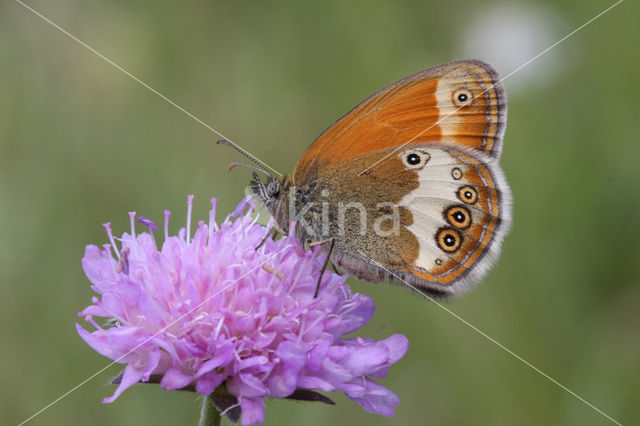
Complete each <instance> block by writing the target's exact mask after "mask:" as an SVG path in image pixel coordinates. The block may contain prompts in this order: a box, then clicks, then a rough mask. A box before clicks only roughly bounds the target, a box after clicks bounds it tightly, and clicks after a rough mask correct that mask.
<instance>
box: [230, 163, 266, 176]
mask: <svg viewBox="0 0 640 426" xmlns="http://www.w3.org/2000/svg"><path fill="white" fill-rule="evenodd" d="M236 166H240V167H246V168H247V169H251V170H253V171H256V172H262V173H264V174H265V175H267V176H269V177H270V178H273V176H271V173H269V172H268V171H266V170H264V169H261V168H259V167H256V166H252V165H251V164H243V163H231V164H229V169H228V170H231V169H233V168H234V167H236Z"/></svg>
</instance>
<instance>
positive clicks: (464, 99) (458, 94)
mask: <svg viewBox="0 0 640 426" xmlns="http://www.w3.org/2000/svg"><path fill="white" fill-rule="evenodd" d="M472 102H473V94H472V93H471V91H470V90H468V89H464V88H460V89H458V90H456V91H454V92H453V103H454V105H455V106H457V107H465V106H467V105H471V103H472Z"/></svg>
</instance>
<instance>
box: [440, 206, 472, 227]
mask: <svg viewBox="0 0 640 426" xmlns="http://www.w3.org/2000/svg"><path fill="white" fill-rule="evenodd" d="M444 218H445V219H446V220H447V222H449V225H451V226H454V227H456V228H458V229H467V228H468V227H469V226H471V222H472V219H471V212H469V209H467V208H466V207H464V206H451V207H449V208H448V209H446V210H445V211H444Z"/></svg>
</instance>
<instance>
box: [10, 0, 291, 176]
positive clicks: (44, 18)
mask: <svg viewBox="0 0 640 426" xmlns="http://www.w3.org/2000/svg"><path fill="white" fill-rule="evenodd" d="M16 2H17V3H19V4H20V5H22V6H24V7H25V8H26V9H28V10H30V11H31V12H33V13H34V14H35V15H37V16H39V17H40V18H42V20H44V21H46V22H47V23H49V24H50V25H51V26H53V27H54V28H56V29H58V30H60V31H61V32H62V33H64V34H65V35H67V36H68V37H69V38H71V39H72V40H73V41H75V42H76V43H78V44H80V45H81V46H84V47H86V48H87V49H89V50H90V51H91V52H92V53H94V54H95V55H96V56H98V57H99V58H100V59H102V60H104V61H106V62H108V63H109V64H111V65H113V66H114V67H115V68H116V69H117V70H118V71H120V72H121V73H123V74H124V75H126V76H127V77H129V78H131V79H133V80H135V81H136V82H137V83H139V84H140V85H141V86H142V87H144V88H145V89H147V90H149V91H150V92H152V93H154V94H156V95H158V96H160V97H161V98H162V99H164V100H165V101H166V102H168V103H169V104H171V105H172V106H173V107H175V108H177V109H179V110H180V111H182V112H183V113H185V114H186V115H188V116H189V117H191V118H193V119H194V120H195V121H197V122H198V123H200V124H202V125H203V126H204V127H206V128H207V129H209V130H211V131H212V132H213V133H215V134H216V135H218V136H220V137H221V138H222V139H226V140H228V141H231V139H229V138H227V137H226V136H225V135H223V134H222V133H220V132H219V131H217V130H216V129H214V128H213V127H211V126H210V125H208V124H207V123H205V122H204V121H202V120H200V119H199V118H198V117H196V116H195V115H193V114H192V113H190V112H189V111H187V110H186V109H184V108H183V107H181V106H180V105H178V104H177V103H175V102H174V101H172V100H171V99H169V98H168V97H166V96H165V95H163V94H162V93H160V92H158V91H157V90H156V89H154V88H153V87H151V86H149V85H148V84H147V83H145V82H144V81H142V80H140V79H139V78H138V77H136V76H135V75H133V74H131V73H130V72H129V71H127V70H125V69H124V68H122V67H121V66H120V65H118V64H116V63H115V62H113V61H112V60H111V59H109V58H107V57H106V56H104V55H103V54H102V53H100V52H98V51H97V50H95V49H94V48H93V47H91V46H89V45H88V44H87V43H85V42H83V41H82V40H80V39H79V38H77V37H76V36H74V35H73V34H71V33H69V32H68V31H66V30H65V29H64V28H62V27H60V26H59V25H57V24H56V23H55V22H53V21H51V20H50V19H49V18H47V17H46V16H44V15H42V14H41V13H39V12H38V11H36V10H35V9H33V8H31V7H30V6H27V5H26V4H24V3H23V2H22V1H20V0H16ZM234 144H235V143H234ZM235 145H236V146H237V147H238V149H239V150H240V151H242V152H244V153H245V154H249V152H248V151H247V150H245V149H243V148H241V147H240V146H239V145H237V144H235ZM249 155H251V154H249ZM260 161H261V162H262V163H263V164H264V165H265V166H267V167H269V168H270V169H271V170H273V171H274V172H276V174H278V175H279V176H282V173H280V172H279V171H277V170H276V169H274V168H273V167H271V166H269V165H268V164H267V163H265V162H264V161H262V160H260Z"/></svg>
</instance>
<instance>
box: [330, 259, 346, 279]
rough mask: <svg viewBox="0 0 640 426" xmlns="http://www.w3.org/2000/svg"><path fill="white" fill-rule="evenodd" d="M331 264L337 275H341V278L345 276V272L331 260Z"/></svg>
mask: <svg viewBox="0 0 640 426" xmlns="http://www.w3.org/2000/svg"><path fill="white" fill-rule="evenodd" d="M329 264H330V265H331V267H332V268H333V270H334V271H335V273H336V274H338V275H340V276H341V277H342V276H344V271H341V270H339V269H338V267H337V266H336V265H334V263H333V262H332V261H331V260H329Z"/></svg>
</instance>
